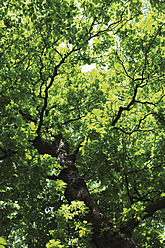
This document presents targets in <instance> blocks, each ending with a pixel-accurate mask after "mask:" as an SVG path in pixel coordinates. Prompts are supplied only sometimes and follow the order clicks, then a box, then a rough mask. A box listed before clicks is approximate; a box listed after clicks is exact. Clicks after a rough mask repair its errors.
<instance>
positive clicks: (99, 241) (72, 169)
mask: <svg viewBox="0 0 165 248" xmlns="http://www.w3.org/2000/svg"><path fill="white" fill-rule="evenodd" d="M33 145H34V147H35V148H36V149H37V150H38V152H39V153H40V154H50V155H51V156H53V157H56V159H57V161H58V163H59V164H60V165H61V166H62V167H63V169H62V170H61V172H60V175H59V176H58V178H59V179H61V180H63V181H64V182H65V183H66V184H67V187H66V190H65V197H66V199H67V200H68V202H69V203H70V202H71V201H73V200H79V201H83V202H84V203H85V204H86V206H87V207H89V213H88V214H87V215H86V216H85V219H86V220H87V221H88V222H89V223H91V224H92V228H93V236H92V242H93V244H94V245H95V247H97V248H119V247H120V248H135V247H137V248H139V247H140V246H139V245H137V244H135V243H134V242H133V241H132V240H131V239H130V238H128V237H127V236H126V235H123V234H122V233H120V232H116V233H115V232H114V231H113V230H112V224H111V223H110V222H109V220H108V219H107V218H106V216H105V215H104V214H103V213H102V211H101V209H100V208H99V206H98V205H97V204H96V202H95V201H94V200H93V198H92V197H91V195H90V193H89V191H88V188H87V185H86V183H85V182H84V180H83V179H82V178H81V177H80V176H79V173H78V170H77V168H76V166H75V159H76V154H72V155H70V154H69V145H68V143H67V142H66V140H65V139H64V138H63V137H62V135H58V136H56V139H55V141H54V142H53V143H51V144H50V143H48V142H46V141H43V140H42V139H41V137H40V136H37V137H36V138H35V139H34V140H33Z"/></svg>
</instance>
